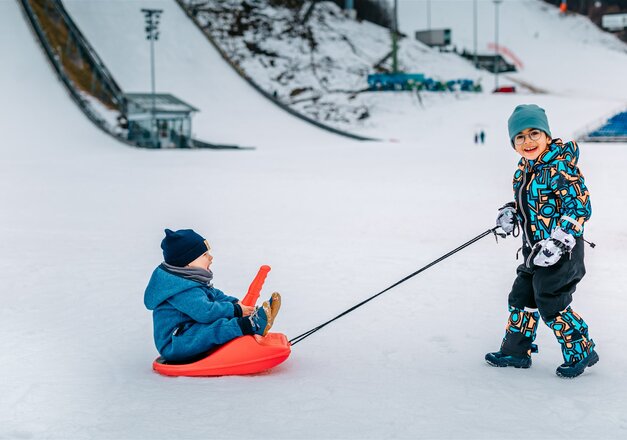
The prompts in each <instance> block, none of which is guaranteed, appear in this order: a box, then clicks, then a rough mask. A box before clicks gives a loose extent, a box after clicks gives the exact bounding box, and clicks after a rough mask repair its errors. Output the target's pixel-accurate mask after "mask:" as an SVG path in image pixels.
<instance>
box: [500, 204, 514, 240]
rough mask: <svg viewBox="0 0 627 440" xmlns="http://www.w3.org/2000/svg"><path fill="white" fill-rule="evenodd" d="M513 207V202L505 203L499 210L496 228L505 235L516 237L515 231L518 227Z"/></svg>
mask: <svg viewBox="0 0 627 440" xmlns="http://www.w3.org/2000/svg"><path fill="white" fill-rule="evenodd" d="M515 206H516V205H515V204H514V202H510V203H507V204H506V205H504V206H502V207H501V208H500V209H499V214H498V216H497V217H496V226H497V227H500V228H501V229H502V230H503V232H505V233H506V234H507V235H510V234H514V236H517V235H518V233H517V232H516V231H515V229H516V228H517V227H518V218H517V217H516V207H515Z"/></svg>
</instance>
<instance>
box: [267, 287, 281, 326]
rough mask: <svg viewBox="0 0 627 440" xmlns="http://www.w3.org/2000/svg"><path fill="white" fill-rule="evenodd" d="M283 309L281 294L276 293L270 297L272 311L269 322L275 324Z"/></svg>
mask: <svg viewBox="0 0 627 440" xmlns="http://www.w3.org/2000/svg"><path fill="white" fill-rule="evenodd" d="M280 308H281V294H280V293H279V292H274V293H273V294H272V296H270V309H271V310H272V312H271V315H270V317H268V321H271V322H272V323H274V318H276V315H278V314H279V309H280Z"/></svg>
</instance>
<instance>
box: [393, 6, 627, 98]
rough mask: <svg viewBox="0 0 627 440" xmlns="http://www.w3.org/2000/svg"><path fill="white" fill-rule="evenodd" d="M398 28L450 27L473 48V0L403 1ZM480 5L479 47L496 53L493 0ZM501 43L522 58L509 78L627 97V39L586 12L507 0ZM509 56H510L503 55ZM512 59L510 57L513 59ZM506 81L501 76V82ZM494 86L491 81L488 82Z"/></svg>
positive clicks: (550, 88) (563, 91)
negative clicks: (610, 31) (603, 27)
mask: <svg viewBox="0 0 627 440" xmlns="http://www.w3.org/2000/svg"><path fill="white" fill-rule="evenodd" d="M398 3H399V6H398V11H399V27H400V29H401V30H402V31H403V32H406V33H408V34H410V35H413V33H414V31H415V30H418V29H426V28H427V26H428V16H429V15H428V11H430V19H431V27H432V28H433V29H440V28H450V29H451V30H452V39H453V44H454V45H455V46H457V48H458V50H462V49H466V50H468V51H471V52H472V50H473V46H474V26H473V4H474V3H475V2H473V1H469V0H437V1H430V2H429V6H428V5H427V0H399V2H398ZM476 4H477V15H478V19H477V48H478V52H479V53H486V54H489V53H494V51H493V49H492V48H491V46H490V44H493V43H494V42H495V26H496V20H495V18H496V17H495V10H494V8H495V7H494V2H493V1H489V0H479V1H477V2H476ZM498 40H499V46H501V47H502V48H505V49H506V50H508V51H509V52H510V53H511V54H513V55H514V56H515V57H516V58H517V59H519V60H520V61H521V62H522V64H523V68H522V69H521V70H520V71H519V72H517V73H514V74H507V75H505V76H506V77H511V79H510V80H509V81H508V80H507V79H506V80H505V81H504V82H505V83H508V82H509V83H512V81H513V82H518V81H522V82H523V83H525V84H530V85H532V86H534V87H536V88H538V89H541V90H545V91H546V92H547V93H551V94H555V95H559V96H569V97H572V96H582V97H586V98H592V99H594V98H608V99H617V100H621V101H622V102H624V101H625V99H626V98H627V81H625V72H627V44H625V43H624V42H622V41H620V40H619V39H618V38H616V37H615V36H613V35H611V34H608V33H605V32H603V31H602V30H600V29H599V28H598V27H597V26H595V25H594V24H593V23H592V22H591V21H590V20H589V19H588V18H587V17H583V16H581V15H577V14H569V15H566V16H564V15H562V14H560V12H559V9H558V8H556V7H554V6H552V5H549V4H547V3H545V2H543V1H537V0H505V1H504V2H503V3H501V5H500V6H499V37H498ZM505 56H506V58H507V55H505ZM511 60H512V59H511V58H510V61H511ZM501 83H503V80H502V81H501ZM490 85H492V84H490Z"/></svg>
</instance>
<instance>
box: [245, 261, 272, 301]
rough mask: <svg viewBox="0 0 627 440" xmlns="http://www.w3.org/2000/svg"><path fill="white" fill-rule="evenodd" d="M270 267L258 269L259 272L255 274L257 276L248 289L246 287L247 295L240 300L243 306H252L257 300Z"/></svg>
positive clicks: (264, 266)
mask: <svg viewBox="0 0 627 440" xmlns="http://www.w3.org/2000/svg"><path fill="white" fill-rule="evenodd" d="M270 270H271V268H270V266H266V265H263V266H261V267H260V268H259V272H257V276H255V279H254V280H253V282H252V283H250V287H248V293H246V296H245V297H244V299H243V300H242V304H244V305H245V306H254V305H255V304H256V303H257V300H258V299H259V294H260V293H261V288H262V287H263V283H264V282H265V281H266V277H267V276H268V272H270Z"/></svg>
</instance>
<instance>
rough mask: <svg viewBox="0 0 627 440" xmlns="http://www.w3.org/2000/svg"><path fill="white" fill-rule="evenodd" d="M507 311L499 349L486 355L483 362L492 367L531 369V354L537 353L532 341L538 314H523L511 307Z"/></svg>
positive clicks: (523, 312) (538, 317)
mask: <svg viewBox="0 0 627 440" xmlns="http://www.w3.org/2000/svg"><path fill="white" fill-rule="evenodd" d="M509 311H510V314H509V319H508V321H507V327H505V337H504V338H503V342H502V343H501V349H500V350H499V351H496V352H493V353H488V354H486V355H485V360H486V362H487V363H488V364H490V365H492V366H493V367H514V368H529V367H531V353H537V351H538V347H537V346H536V345H535V344H534V343H533V341H534V340H535V338H536V330H537V328H538V320H539V319H540V314H539V313H538V312H525V311H524V310H521V309H518V308H516V307H511V306H510V308H509Z"/></svg>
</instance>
